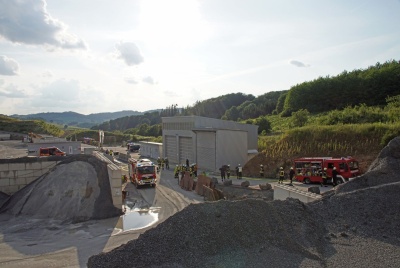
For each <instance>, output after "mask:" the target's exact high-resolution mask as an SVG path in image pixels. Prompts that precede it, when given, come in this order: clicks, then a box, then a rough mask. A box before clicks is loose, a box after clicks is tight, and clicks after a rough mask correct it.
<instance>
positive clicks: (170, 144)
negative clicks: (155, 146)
mask: <svg viewBox="0 0 400 268" xmlns="http://www.w3.org/2000/svg"><path fill="white" fill-rule="evenodd" d="M176 145H177V144H176V136H165V156H166V157H168V159H169V161H170V162H172V163H178V146H176Z"/></svg>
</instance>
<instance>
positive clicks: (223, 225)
mask: <svg viewBox="0 0 400 268" xmlns="http://www.w3.org/2000/svg"><path fill="white" fill-rule="evenodd" d="M392 147H393V148H395V149H394V151H395V152H396V150H397V152H398V151H400V150H399V148H400V145H399V141H397V143H395V146H392ZM393 148H392V149H391V151H393ZM116 149H118V148H116ZM24 150H25V153H26V148H25V149H24V146H23V145H21V142H20V141H6V142H3V141H2V142H0V157H1V158H8V157H10V156H11V155H12V156H17V157H21V156H24V155H23V154H24ZM121 150H123V148H122V149H121ZM389 151H390V150H389ZM394 154H395V153H394ZM388 159H389V160H388ZM398 159H400V156H399V155H398V153H397V154H396V155H395V156H392V155H390V153H387V152H384V153H382V157H381V159H379V161H377V163H376V164H375V165H374V168H375V170H373V171H372V173H371V172H370V173H369V175H366V176H364V177H362V178H360V179H359V180H357V181H354V182H351V183H346V184H345V185H341V186H340V187H337V189H335V190H333V191H331V190H332V187H331V186H328V187H320V190H321V192H325V193H324V195H325V198H324V199H323V201H322V202H317V203H315V204H312V205H309V206H308V205H307V206H306V205H304V204H302V203H301V202H298V201H295V200H288V201H287V202H282V201H270V200H272V194H273V192H272V191H260V190H259V189H258V185H259V184H265V183H270V184H271V185H272V186H273V187H274V185H276V183H277V179H275V178H274V179H265V178H264V179H261V178H255V177H252V178H250V177H245V178H243V179H242V180H238V179H237V178H236V177H234V176H233V177H232V184H233V186H223V185H222V182H221V179H220V178H219V174H217V173H215V174H209V175H210V176H213V177H215V178H217V179H218V184H217V188H218V189H221V190H222V191H223V192H225V195H226V196H229V197H230V198H229V199H230V200H234V201H235V202H230V201H218V202H204V200H203V197H202V196H199V195H197V194H196V193H195V192H194V191H186V190H184V189H182V188H181V187H180V186H179V185H178V182H177V180H176V179H175V178H174V176H173V172H172V170H162V171H161V176H160V181H159V184H158V185H157V188H156V189H154V188H150V187H146V188H143V189H139V190H137V189H136V187H134V186H133V185H132V184H131V183H127V184H126V185H125V186H126V187H125V189H126V190H127V191H128V194H127V198H126V201H127V202H125V206H126V208H127V211H128V210H129V211H128V212H130V211H132V212H134V213H139V214H140V213H143V212H144V213H147V212H148V211H149V210H151V209H153V212H154V213H155V214H157V220H156V221H154V222H153V223H152V224H151V225H148V226H141V227H140V228H137V229H131V230H124V228H123V223H122V221H123V217H124V216H122V217H112V218H108V219H101V220H88V221H84V222H77V223H71V222H65V221H59V220H54V219H51V218H50V219H49V218H47V219H43V218H35V217H28V216H26V215H19V216H12V217H10V215H6V214H0V230H1V231H0V266H1V267H21V266H28V267H46V266H47V267H48V266H52V267H86V266H88V267H268V266H270V267H349V266H348V265H349V264H351V267H366V266H368V265H370V267H397V265H398V263H399V262H400V247H399V246H400V243H399V241H400V235H399V233H398V230H399V229H400V226H399V225H398V223H399V222H400V219H399V218H398V215H399V214H398V211H399V209H400V208H399V207H398V205H397V204H398V202H397V203H396V202H393V200H392V199H393V198H392V197H393V194H392V191H394V192H396V191H398V181H399V180H400V178H399V177H398V174H400V172H399V167H400V165H399V161H400V160H398ZM122 164H123V163H122ZM381 168H385V172H382V171H381ZM388 176H389V177H388ZM243 181H248V182H249V184H250V186H249V187H241V186H240V185H241V183H242V182H243ZM284 183H285V184H287V183H288V181H287V180H286V181H285V182H284ZM387 183H391V184H390V185H389V184H387ZM309 186H318V185H304V184H301V183H296V182H295V183H294V187H296V188H298V189H302V190H304V191H307V188H308V187H309ZM372 186H373V187H372ZM371 187H372V188H371ZM4 198H6V197H5V196H2V195H0V207H1V203H2V200H4ZM350 204H351V205H350ZM60 209H61V208H60ZM396 211H397V212H396ZM143 248H152V251H151V252H152V254H151V255H147V254H145V255H143V254H139V255H138V253H139V252H142V249H143ZM100 252H105V253H106V252H108V254H100V255H98V254H99V253H100ZM368 256H371V257H368ZM385 256H386V257H385ZM396 264H397V265H396Z"/></svg>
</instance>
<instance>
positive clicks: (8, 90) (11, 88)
mask: <svg viewBox="0 0 400 268" xmlns="http://www.w3.org/2000/svg"><path fill="white" fill-rule="evenodd" d="M0 96H2V97H6V98H26V97H28V96H27V95H26V94H25V92H24V90H21V89H18V87H17V86H15V85H8V86H7V87H4V88H2V87H0Z"/></svg>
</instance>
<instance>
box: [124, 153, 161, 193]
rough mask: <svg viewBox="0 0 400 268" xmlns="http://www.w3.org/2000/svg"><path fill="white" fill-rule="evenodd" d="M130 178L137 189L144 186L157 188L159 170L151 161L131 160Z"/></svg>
mask: <svg viewBox="0 0 400 268" xmlns="http://www.w3.org/2000/svg"><path fill="white" fill-rule="evenodd" d="M128 167H129V178H130V180H131V182H132V183H133V184H135V185H136V188H139V187H140V186H144V185H150V186H154V187H155V186H156V183H157V168H156V165H154V163H153V162H151V161H150V160H149V159H146V158H143V159H133V158H129V165H128Z"/></svg>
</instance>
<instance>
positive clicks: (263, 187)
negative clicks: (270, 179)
mask: <svg viewBox="0 0 400 268" xmlns="http://www.w3.org/2000/svg"><path fill="white" fill-rule="evenodd" d="M258 186H259V187H260V190H261V191H268V190H271V189H272V185H271V184H269V183H266V184H259V185H258Z"/></svg>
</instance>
